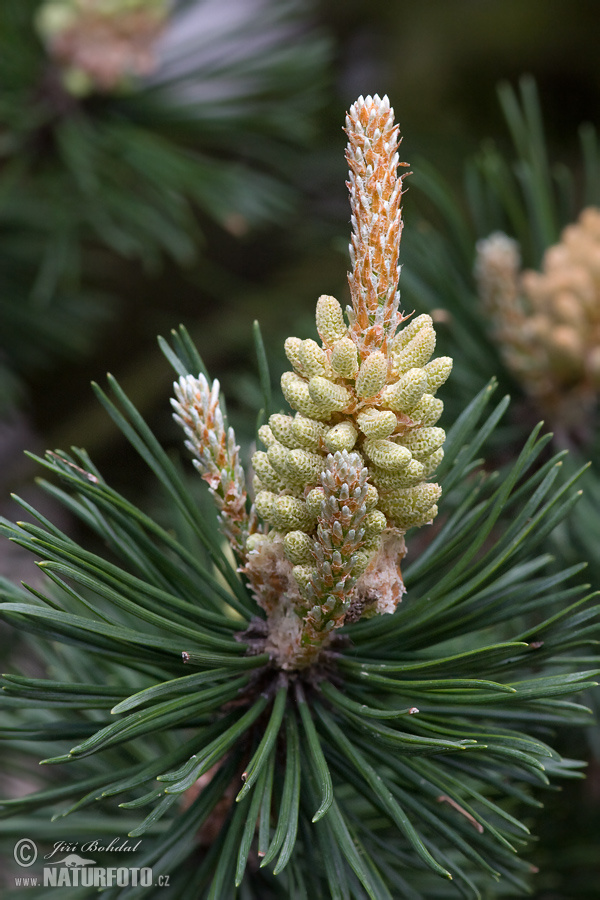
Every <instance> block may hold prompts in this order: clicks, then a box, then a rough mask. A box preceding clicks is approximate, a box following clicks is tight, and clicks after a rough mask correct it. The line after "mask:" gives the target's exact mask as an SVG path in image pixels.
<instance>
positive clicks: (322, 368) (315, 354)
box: [298, 340, 332, 376]
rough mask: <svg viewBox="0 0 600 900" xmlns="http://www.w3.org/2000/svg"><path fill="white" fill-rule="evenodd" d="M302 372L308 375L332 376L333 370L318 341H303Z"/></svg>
mask: <svg viewBox="0 0 600 900" xmlns="http://www.w3.org/2000/svg"><path fill="white" fill-rule="evenodd" d="M298 355H299V357H300V362H301V365H302V371H303V372H304V373H305V374H306V375H308V376H311V375H331V374H332V370H331V366H330V365H329V361H328V359H327V356H326V354H325V351H324V350H322V349H321V347H319V345H318V344H317V342H316V341H311V340H306V341H302V342H301V344H300V349H299V354H298Z"/></svg>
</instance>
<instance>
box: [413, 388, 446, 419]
mask: <svg viewBox="0 0 600 900" xmlns="http://www.w3.org/2000/svg"><path fill="white" fill-rule="evenodd" d="M443 411H444V403H443V401H442V400H440V399H439V398H438V397H434V396H433V394H423V396H422V397H421V400H420V402H419V403H418V404H417V406H415V407H414V409H411V411H410V417H411V419H413V421H415V422H419V423H420V424H421V425H435V423H436V422H437V421H438V419H439V418H440V416H441V415H442V413H443Z"/></svg>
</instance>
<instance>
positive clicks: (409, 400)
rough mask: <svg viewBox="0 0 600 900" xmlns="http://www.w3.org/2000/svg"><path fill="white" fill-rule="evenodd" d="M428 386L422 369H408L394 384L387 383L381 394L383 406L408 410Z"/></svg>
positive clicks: (402, 410)
mask: <svg viewBox="0 0 600 900" xmlns="http://www.w3.org/2000/svg"><path fill="white" fill-rule="evenodd" d="M427 388H428V380H427V375H426V373H425V370H424V369H417V368H415V369H409V370H408V372H405V373H404V375H402V376H401V377H400V378H399V379H398V381H397V382H396V383H395V384H391V385H388V386H387V387H386V388H385V390H384V391H383V392H382V395H381V402H382V404H383V405H384V406H389V407H390V409H393V410H397V411H398V412H407V413H408V412H410V411H411V410H412V409H413V407H414V406H416V405H417V403H418V402H419V401H420V400H421V398H422V396H423V394H424V393H425V391H426V390H427Z"/></svg>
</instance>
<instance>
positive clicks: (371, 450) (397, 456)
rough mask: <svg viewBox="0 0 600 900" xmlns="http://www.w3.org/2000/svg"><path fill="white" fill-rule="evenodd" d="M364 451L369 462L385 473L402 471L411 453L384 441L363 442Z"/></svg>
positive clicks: (404, 448)
mask: <svg viewBox="0 0 600 900" xmlns="http://www.w3.org/2000/svg"><path fill="white" fill-rule="evenodd" d="M364 451H365V453H366V455H367V456H368V457H369V459H370V460H371V462H373V463H375V465H376V466H379V467H380V468H381V469H384V470H385V471H386V472H395V471H397V470H399V469H404V468H406V466H407V465H408V464H409V462H410V461H411V459H412V453H411V452H410V450H408V449H407V448H406V447H401V446H400V445H399V444H395V443H394V442H393V441H387V440H385V439H382V440H368V441H365V443H364Z"/></svg>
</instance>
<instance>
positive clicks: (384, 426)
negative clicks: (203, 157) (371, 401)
mask: <svg viewBox="0 0 600 900" xmlns="http://www.w3.org/2000/svg"><path fill="white" fill-rule="evenodd" d="M356 421H357V422H358V427H359V428H360V430H361V431H362V433H363V434H364V435H365V436H366V437H368V438H374V439H376V440H377V439H378V438H386V437H389V436H390V434H392V432H393V431H395V429H396V426H397V424H398V420H397V418H396V414H395V413H394V412H392V411H391V410H383V409H381V410H380V409H373V408H372V407H371V408H369V409H363V410H361V412H359V414H358V416H357V417H356Z"/></svg>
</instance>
